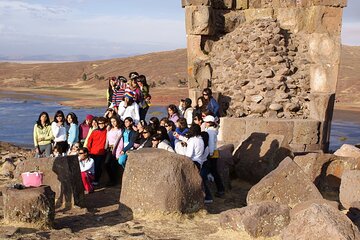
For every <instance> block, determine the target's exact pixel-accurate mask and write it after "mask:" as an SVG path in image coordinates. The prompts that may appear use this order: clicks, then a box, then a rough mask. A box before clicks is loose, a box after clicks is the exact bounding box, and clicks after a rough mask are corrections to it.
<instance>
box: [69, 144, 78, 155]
mask: <svg viewBox="0 0 360 240" xmlns="http://www.w3.org/2000/svg"><path fill="white" fill-rule="evenodd" d="M79 148H80V144H79V143H75V144H74V145H72V147H71V149H70V151H69V154H68V155H78V152H79Z"/></svg>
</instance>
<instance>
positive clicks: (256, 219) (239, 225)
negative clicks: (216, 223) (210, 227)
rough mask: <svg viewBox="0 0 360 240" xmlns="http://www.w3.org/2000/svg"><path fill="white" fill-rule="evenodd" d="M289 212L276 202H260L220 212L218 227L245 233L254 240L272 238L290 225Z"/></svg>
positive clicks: (286, 207) (287, 208)
mask: <svg viewBox="0 0 360 240" xmlns="http://www.w3.org/2000/svg"><path fill="white" fill-rule="evenodd" d="M289 210H290V208H289V207H288V206H286V205H281V204H278V203H276V202H271V201H268V202H260V203H257V204H255V205H251V206H247V207H244V208H236V209H231V210H227V211H225V212H222V213H221V214H220V225H221V227H222V228H224V229H233V230H235V231H246V232H247V233H248V234H249V235H250V236H252V237H255V238H257V237H273V236H276V235H279V234H280V232H281V231H282V229H284V228H285V227H286V226H287V225H288V224H289V223H290V213H289Z"/></svg>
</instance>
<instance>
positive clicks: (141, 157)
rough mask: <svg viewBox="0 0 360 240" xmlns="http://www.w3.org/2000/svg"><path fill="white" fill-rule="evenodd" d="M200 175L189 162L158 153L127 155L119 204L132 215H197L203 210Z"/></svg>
mask: <svg viewBox="0 0 360 240" xmlns="http://www.w3.org/2000/svg"><path fill="white" fill-rule="evenodd" d="M201 183H202V182H201V177H200V174H199V172H198V170H197V168H196V166H195V164H194V163H193V162H192V160H191V159H189V158H187V157H185V156H181V155H178V154H175V153H170V152H168V151H165V150H161V149H141V150H139V151H134V152H131V153H129V157H128V161H127V163H126V168H125V171H124V175H123V180H122V188H121V196H120V203H121V205H122V206H123V207H125V208H128V209H131V210H132V211H133V212H134V213H135V214H136V213H138V212H141V213H151V212H180V213H191V212H196V211H198V210H199V209H200V208H202V206H203V202H204V196H203V192H202V188H201Z"/></svg>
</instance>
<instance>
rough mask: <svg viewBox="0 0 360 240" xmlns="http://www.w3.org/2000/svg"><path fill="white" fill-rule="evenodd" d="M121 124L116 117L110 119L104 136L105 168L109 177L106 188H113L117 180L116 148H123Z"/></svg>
mask: <svg viewBox="0 0 360 240" xmlns="http://www.w3.org/2000/svg"><path fill="white" fill-rule="evenodd" d="M121 125H122V124H121V122H120V120H119V119H118V118H116V117H111V118H110V129H109V130H108V132H107V134H106V157H105V166H106V171H107V173H108V175H109V182H108V184H107V185H108V186H114V185H116V184H117V183H118V180H119V169H118V166H119V165H118V164H117V161H116V148H117V147H118V146H120V147H121V146H123V143H122V142H120V141H122V139H121V138H122V130H121V128H122V126H121Z"/></svg>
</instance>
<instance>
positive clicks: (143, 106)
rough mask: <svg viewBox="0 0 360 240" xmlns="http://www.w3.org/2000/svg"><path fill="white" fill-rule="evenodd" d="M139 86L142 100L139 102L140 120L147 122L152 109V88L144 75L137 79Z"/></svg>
mask: <svg viewBox="0 0 360 240" xmlns="http://www.w3.org/2000/svg"><path fill="white" fill-rule="evenodd" d="M137 84H138V86H139V88H140V91H141V100H140V102H139V107H140V120H145V118H146V113H147V111H148V110H149V107H150V100H151V96H150V86H149V85H148V84H147V81H146V77H145V76H144V75H140V76H139V77H138V78H137Z"/></svg>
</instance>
